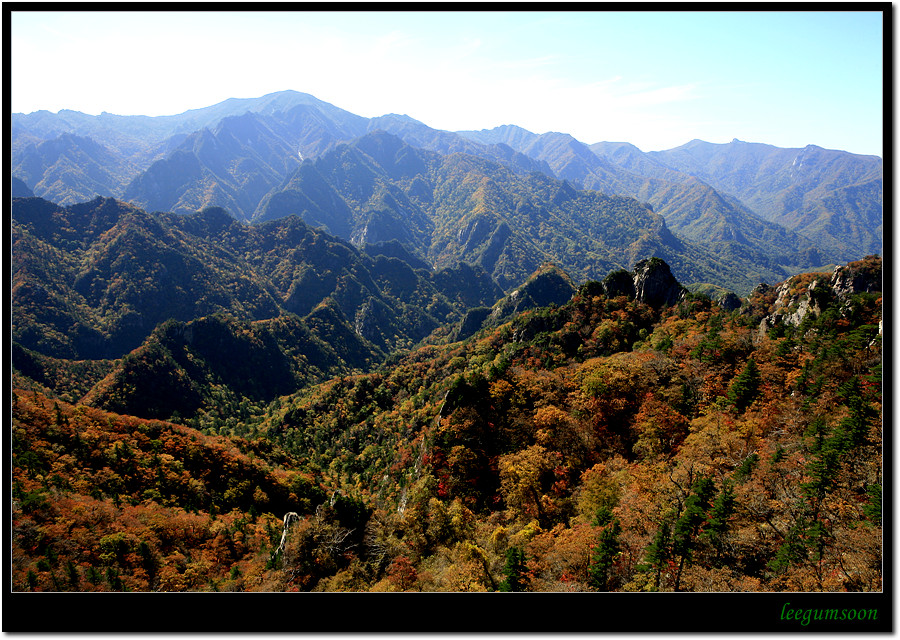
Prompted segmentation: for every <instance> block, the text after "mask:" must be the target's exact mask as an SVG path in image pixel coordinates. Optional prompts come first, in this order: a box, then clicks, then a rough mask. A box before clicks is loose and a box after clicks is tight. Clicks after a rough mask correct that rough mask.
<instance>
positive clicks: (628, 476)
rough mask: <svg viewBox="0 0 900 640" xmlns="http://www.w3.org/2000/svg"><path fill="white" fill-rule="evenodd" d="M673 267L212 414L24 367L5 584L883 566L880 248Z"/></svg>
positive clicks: (539, 582)
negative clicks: (826, 265) (729, 306)
mask: <svg viewBox="0 0 900 640" xmlns="http://www.w3.org/2000/svg"><path fill="white" fill-rule="evenodd" d="M651 262H652V261H651ZM667 273H668V268H667V267H664V265H663V264H662V263H653V264H646V265H643V266H641V267H640V268H636V269H635V270H634V271H633V272H624V273H622V272H617V273H613V274H610V275H609V277H608V278H605V279H604V281H603V282H588V283H585V284H583V285H582V286H580V287H579V288H578V290H577V291H576V292H575V294H574V295H573V296H572V297H571V298H570V300H569V301H568V302H565V303H563V304H560V305H554V306H550V307H543V308H536V309H529V310H525V311H523V312H520V313H517V314H514V315H513V316H512V317H511V319H510V320H508V321H506V322H503V323H502V324H500V325H497V326H491V327H486V328H485V329H483V330H481V331H479V332H477V333H476V334H475V335H473V336H471V337H470V338H468V339H466V340H464V341H461V342H454V343H449V344H445V345H430V346H424V347H421V348H419V349H415V350H413V351H410V352H409V353H407V354H405V355H402V354H398V355H395V356H394V357H393V358H391V359H390V360H389V361H388V362H387V363H385V366H383V367H382V368H380V369H378V370H376V371H373V372H370V373H365V374H357V375H351V376H347V375H344V376H340V377H337V378H334V379H331V380H329V381H327V382H325V383H324V384H321V385H317V386H313V387H309V388H307V389H306V390H304V391H301V392H298V393H296V394H291V395H288V396H284V397H281V398H279V399H277V400H276V401H275V402H273V403H271V404H270V405H268V406H267V408H266V410H265V412H264V413H254V414H251V415H249V417H247V418H245V417H244V416H243V415H241V414H240V413H239V412H236V413H231V414H230V417H231V418H233V421H232V422H229V421H228V420H225V419H224V417H223V418H221V419H218V420H210V421H209V422H206V423H204V424H202V425H200V426H201V428H202V431H197V430H193V429H187V428H184V427H181V426H177V425H172V424H170V423H166V422H162V421H159V420H141V419H137V418H132V417H127V416H119V415H115V414H110V413H104V412H101V411H99V410H97V409H93V408H90V407H87V406H83V405H82V406H72V405H70V404H67V403H65V402H63V401H61V400H55V399H53V398H48V397H45V396H44V395H42V394H40V393H36V392H34V391H17V392H16V393H15V394H14V396H13V407H12V409H13V479H14V503H13V507H14V508H13V543H14V550H15V553H14V558H15V562H14V566H13V584H14V588H15V589H19V590H124V589H129V590H153V589H165V590H176V591H177V590H213V589H218V590H226V589H227V590H262V591H271V590H276V591H277V590H294V589H297V590H319V591H325V590H327V591H494V590H500V591H657V590H662V591H671V590H676V591H720V592H730V591H843V590H848V591H871V590H875V591H877V590H880V589H881V588H882V573H881V566H882V562H881V561H882V543H881V538H882V528H881V527H882V511H881V501H882V499H881V494H882V483H883V476H882V458H881V451H882V444H881V443H882V423H881V403H882V399H881V335H880V330H879V322H880V320H881V302H882V298H881V292H880V289H881V288H882V287H881V260H880V259H879V258H875V257H873V258H868V259H866V260H863V261H858V262H855V263H852V264H849V265H847V266H845V267H841V268H837V269H835V270H834V271H833V272H826V273H819V274H804V275H802V276H796V277H793V278H791V279H789V280H787V281H785V282H784V283H782V284H780V285H778V286H777V287H759V288H758V289H757V290H756V291H755V292H753V294H752V295H751V296H750V297H749V298H747V299H745V300H744V301H743V304H742V306H741V307H740V309H737V310H735V311H727V310H725V309H724V308H722V307H718V306H716V305H714V304H712V303H711V301H710V300H709V299H708V298H706V297H704V296H697V295H694V294H690V293H689V292H686V291H685V290H684V289H683V288H682V287H680V285H679V284H678V283H677V282H674V281H673V280H668V279H667V277H662V276H665V274H667ZM654 274H656V275H654ZM668 277H669V278H670V275H669V276H668ZM652 284H655V285H656V286H655V287H654V286H651V285H652ZM207 322H208V321H207ZM223 326H224V325H223ZM232 326H234V327H235V328H240V325H239V324H233V325H232ZM189 328H190V324H189V325H187V326H182V325H178V324H177V323H172V324H169V325H167V326H166V327H164V328H163V330H162V331H163V332H172V331H176V330H177V331H176V333H181V335H182V336H187V333H188V331H187V329H189ZM262 329H263V325H256V326H254V327H250V331H249V333H247V330H246V329H241V332H243V333H244V335H245V339H246V340H248V342H247V344H248V345H250V344H252V343H253V342H254V341H256V340H259V339H260V337H261V335H262V334H261V333H260V331H261V330H262ZM198 330H199V325H197V326H196V327H195V328H194V338H193V340H194V344H195V346H196V348H197V349H200V350H202V346H201V345H200V344H199V343H197V339H198V336H199V333H198ZM158 335H159V336H160V338H161V337H162V334H158ZM235 335H238V334H237V333H236V334H235ZM180 339H181V340H185V337H182V338H180ZM190 341H191V339H187V340H186V341H185V342H184V344H187V343H188V342H190ZM169 344H170V345H172V344H174V342H171V341H170V342H169ZM191 348H194V347H191ZM169 349H170V351H171V353H172V355H173V357H176V355H175V351H173V350H171V347H169ZM196 353H200V351H197V352H196ZM259 353H265V351H261V352H259ZM177 357H180V356H177ZM264 359H266V360H268V359H269V357H268V356H266V357H265V358H264ZM188 360H190V358H189V359H188ZM184 361H185V362H187V360H184ZM242 366H253V361H248V362H246V363H243V364H242ZM212 370H213V369H210V371H212ZM235 371H237V370H235ZM237 377H238V378H241V377H242V376H240V375H238V376H237ZM287 512H294V513H296V516H290V517H289V516H285V517H284V518H283V519H282V515H284V513H287ZM283 532H284V534H285V535H284V537H283V538H282V533H283Z"/></svg>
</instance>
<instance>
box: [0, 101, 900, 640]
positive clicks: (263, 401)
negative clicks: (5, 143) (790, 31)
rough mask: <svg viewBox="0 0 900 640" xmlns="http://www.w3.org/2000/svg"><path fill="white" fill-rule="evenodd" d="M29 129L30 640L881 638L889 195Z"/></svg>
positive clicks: (18, 371) (763, 181) (820, 166)
mask: <svg viewBox="0 0 900 640" xmlns="http://www.w3.org/2000/svg"><path fill="white" fill-rule="evenodd" d="M12 125H13V129H12V140H11V142H12V166H11V174H12V195H13V197H12V201H11V203H10V204H11V206H10V215H9V222H8V224H9V228H10V254H11V261H10V262H11V273H10V291H9V301H10V306H11V311H10V315H9V321H10V331H9V335H8V337H9V349H8V352H7V353H8V358H9V363H10V369H11V375H10V379H11V388H10V400H11V404H10V421H9V425H10V427H9V429H10V430H9V432H8V438H7V442H8V448H7V451H8V469H9V479H10V482H9V487H10V494H9V498H10V528H9V530H10V537H9V543H10V546H11V554H10V558H11V563H10V572H9V580H10V582H9V585H10V590H11V592H12V593H13V594H15V596H16V597H17V598H18V600H17V602H18V604H17V605H16V608H15V611H16V612H22V611H26V609H22V608H21V607H24V606H26V604H27V606H28V607H30V609H27V611H28V612H29V613H17V615H19V616H21V617H20V620H22V619H24V618H25V617H26V616H27V619H28V621H29V624H32V623H40V624H38V626H40V625H44V626H48V627H53V629H54V630H62V629H58V627H60V626H61V625H62V624H64V623H65V622H66V621H67V620H69V619H80V618H78V617H77V616H67V615H64V614H61V613H59V612H60V611H62V610H61V609H58V608H57V607H58V605H57V604H56V603H58V602H60V601H61V600H62V599H63V598H65V597H66V596H71V594H72V593H76V592H77V593H81V594H90V597H92V598H99V597H100V596H99V595H98V594H105V595H104V596H103V600H102V602H104V603H107V602H108V599H109V598H112V599H114V600H113V602H114V603H117V604H113V605H112V606H107V605H106V604H103V605H102V607H104V613H103V615H102V616H98V617H97V619H99V620H101V621H108V620H111V619H112V618H113V617H115V616H116V615H117V614H118V615H124V616H126V617H128V616H133V615H140V616H141V618H140V619H141V622H142V624H143V623H145V622H146V625H147V627H146V628H147V629H148V630H149V629H150V628H156V627H158V626H159V625H161V624H162V623H163V622H164V621H165V620H167V619H174V617H172V616H175V614H176V613H177V609H176V608H173V607H176V606H177V605H176V603H177V602H178V600H177V599H175V600H174V601H173V600H171V599H168V596H166V598H167V599H166V600H165V603H164V605H163V606H157V603H154V604H152V605H150V606H149V607H148V606H147V605H146V604H143V605H141V604H139V603H136V602H135V601H134V600H131V599H129V600H124V601H123V598H125V596H121V595H119V594H121V593H123V592H129V593H131V594H135V593H139V592H140V593H144V594H150V593H152V594H154V596H153V597H156V596H155V594H157V593H163V592H165V593H168V594H186V593H190V596H187V597H190V598H197V597H200V598H201V600H200V601H198V600H196V599H193V600H186V601H187V602H190V605H189V606H190V607H192V608H191V609H185V611H184V613H185V614H186V619H188V620H189V626H188V628H190V630H197V631H218V630H228V631H239V630H240V631H259V630H265V627H266V624H265V623H266V622H273V623H278V625H279V628H280V629H282V630H285V631H291V632H296V631H298V630H324V631H334V630H342V629H344V628H346V627H347V626H350V627H353V628H357V629H359V630H373V629H378V628H385V630H397V631H400V630H417V631H424V630H432V631H434V630H442V629H443V630H447V631H451V630H459V629H460V628H461V626H462V625H464V624H465V622H466V621H468V622H470V623H471V622H472V621H474V620H475V618H477V617H478V616H477V615H476V613H479V612H481V613H483V614H484V615H482V616H481V617H480V618H479V619H480V620H487V621H488V623H487V624H486V627H485V630H495V631H504V630H507V631H529V630H531V631H558V630H561V629H563V630H564V629H566V628H569V626H570V624H574V623H575V621H577V623H578V624H579V625H581V626H582V630H583V631H588V632H597V631H604V630H610V629H620V630H623V631H631V630H638V631H639V630H643V629H645V628H648V627H650V628H653V629H656V630H672V629H685V630H687V629H694V630H703V629H704V628H705V629H706V630H722V629H723V628H734V620H733V619H730V620H722V618H721V616H724V615H729V612H730V611H732V608H733V607H734V601H733V600H731V601H729V602H728V603H727V604H726V605H725V606H721V607H715V608H711V609H710V610H709V611H706V612H705V614H704V615H703V616H699V617H698V614H697V612H694V611H689V610H688V609H687V608H685V604H684V602H685V601H684V598H683V597H682V596H672V595H662V594H673V593H676V592H680V593H681V594H688V593H690V594H691V596H690V597H691V598H693V600H692V601H691V602H693V601H694V600H696V599H697V598H701V597H702V598H708V597H712V594H718V595H726V596H732V595H733V594H735V593H752V594H754V597H755V598H762V600H759V599H757V600H756V601H755V602H756V604H755V605H753V606H750V607H747V608H746V610H745V611H744V615H743V616H742V617H741V619H740V620H741V623H742V624H743V625H744V628H745V630H747V631H751V630H754V629H756V628H757V627H759V626H766V624H767V623H768V622H771V621H773V620H777V621H778V622H780V623H786V624H795V626H798V625H799V626H801V627H803V628H806V629H807V630H809V629H811V628H816V629H819V628H824V627H823V626H822V625H820V624H818V623H820V622H822V621H820V620H818V619H816V621H815V622H816V624H812V625H811V626H810V619H806V621H805V622H797V621H798V620H800V618H797V617H794V613H795V612H801V613H802V611H801V609H802V610H803V611H806V612H807V613H808V618H809V617H811V616H812V615H813V614H812V613H811V612H813V611H814V610H815V611H820V612H821V611H826V609H821V608H820V609H814V608H815V607H826V606H827V607H838V608H833V609H832V608H829V609H827V611H828V612H829V614H828V615H840V614H841V612H846V611H852V612H853V615H854V616H861V615H862V614H860V613H859V612H860V611H865V612H866V613H865V615H866V616H867V618H866V623H867V624H868V623H871V624H869V626H870V627H875V626H879V628H883V627H884V626H885V625H888V624H891V623H892V619H891V616H892V610H891V608H890V606H888V605H887V604H884V603H886V602H887V601H886V600H885V599H883V598H882V597H881V596H884V595H885V594H886V593H889V590H890V586H891V583H890V572H889V571H886V570H885V569H886V567H887V565H886V562H885V559H886V557H889V554H886V553H885V545H884V541H885V534H886V533H887V534H888V537H889V536H890V534H891V532H892V529H891V513H890V510H889V509H884V505H885V504H890V498H891V492H890V489H891V483H892V476H891V473H890V467H889V466H886V465H885V464H884V460H885V459H884V451H885V449H886V448H888V449H889V447H890V444H891V442H890V435H889V434H890V430H885V429H884V427H883V424H884V419H883V402H884V401H883V384H884V380H883V377H882V363H883V360H882V357H883V340H884V335H885V334H886V333H888V332H886V331H885V329H884V325H883V318H884V312H883V306H884V302H883V292H884V286H883V281H884V278H883V260H882V258H881V256H880V254H881V253H882V243H883V223H882V217H883V205H882V199H883V186H882V180H883V178H882V161H881V159H880V158H876V157H870V156H858V155H854V154H849V153H845V152H842V151H832V150H825V149H821V148H818V147H814V146H812V145H810V146H808V147H806V148H804V149H779V148H776V147H771V146H768V145H758V144H750V143H743V142H741V141H738V140H734V141H733V142H732V143H729V144H727V145H714V144H710V143H705V142H702V141H699V140H695V141H692V142H690V143H688V144H686V145H683V146H682V147H678V148H676V149H670V150H668V151H662V152H651V153H643V152H641V151H639V150H638V149H637V148H636V147H633V146H631V145H628V144H627V143H597V144H594V145H592V146H590V147H589V146H588V145H585V144H583V143H581V142H579V141H577V140H575V139H574V138H572V137H571V136H568V135H566V134H560V133H552V132H551V133H545V134H541V135H536V134H532V133H530V132H528V131H525V130H524V129H519V128H518V127H514V126H511V125H510V126H505V127H498V128H496V129H492V130H482V131H462V132H457V133H453V132H449V131H439V130H435V129H431V128H430V127H428V126H426V125H425V124H423V123H421V122H417V121H415V120H413V119H412V118H409V117H408V116H397V115H387V116H382V117H380V118H362V117H360V116H355V115H353V114H350V113H348V112H346V111H343V110H341V109H338V108H337V107H334V106H332V105H329V104H327V103H324V102H322V101H319V100H317V99H315V98H313V97H312V96H309V95H306V94H298V93H296V92H280V93H277V94H270V95H268V96H264V97H262V98H258V99H247V100H229V101H225V102H223V103H221V104H219V105H213V106H212V107H208V108H205V109H198V110H193V111H191V112H187V113H185V114H180V115H177V116H166V117H162V118H138V119H135V118H131V117H125V116H121V117H120V116H112V115H111V114H103V115H101V116H97V117H94V116H88V115H85V114H79V113H77V112H72V111H63V112H60V114H49V113H47V112H39V113H35V114H28V115H23V114H14V118H13V122H12ZM862 256H865V257H862ZM888 335H889V333H888ZM886 434H887V435H886ZM235 592H254V593H257V594H267V597H268V598H269V599H268V600H267V602H272V600H271V599H272V598H276V599H277V601H278V603H279V605H278V606H271V605H263V606H262V607H261V610H256V611H253V612H250V613H248V611H247V609H246V605H245V604H244V603H245V602H248V601H251V602H253V603H256V604H255V605H254V606H259V601H258V600H255V599H254V598H255V596H249V597H245V598H243V599H242V605H241V607H244V608H243V609H241V614H242V615H237V614H235V615H222V612H223V611H226V610H227V605H226V607H222V605H221V602H222V600H221V598H222V597H223V596H221V595H215V596H213V595H211V594H223V593H235ZM295 592H296V593H299V592H306V593H317V594H324V593H330V594H340V595H332V596H328V597H329V598H335V597H336V598H344V597H348V596H347V594H348V593H350V592H354V593H356V594H364V595H363V596H362V597H361V598H356V597H354V598H353V599H352V600H351V601H348V600H341V601H340V602H341V605H340V606H338V607H337V608H336V609H335V610H336V611H337V615H335V610H331V611H327V612H326V609H327V607H325V608H322V610H319V609H318V606H319V603H320V602H321V601H320V600H317V599H315V598H318V597H319V596H310V595H307V596H302V597H297V596H294V595H292V594H294V593H295ZM376 593H378V594H383V595H372V594H376ZM397 593H406V594H409V593H428V594H430V595H429V596H428V601H427V604H423V603H422V602H421V600H416V602H417V603H418V604H414V605H413V606H410V605H409V604H408V603H407V602H406V601H407V600H409V598H408V597H404V600H403V603H402V604H399V606H398V603H397V601H396V599H394V596H391V595H387V594H397ZM436 593H441V594H460V593H465V594H469V595H467V596H465V597H466V598H467V599H466V600H463V601H462V602H453V603H452V604H451V603H449V602H446V601H444V600H434V599H432V596H433V595H434V594H436ZM477 593H480V594H483V595H481V596H478V595H471V594H477ZM500 593H520V594H531V595H520V596H503V595H499V594H500ZM537 593H540V594H542V595H541V600H540V601H533V602H539V603H541V604H539V605H538V606H537V607H535V608H534V609H533V610H529V612H532V613H533V614H534V615H532V616H531V617H529V616H523V615H522V609H526V608H527V607H521V603H522V602H523V599H524V598H531V597H533V594H537ZM700 593H702V594H705V595H704V596H698V595H697V594H700ZM35 594H42V595H40V596H38V595H35ZM50 594H56V595H55V596H51V595H50ZM550 594H559V597H560V599H559V600H552V601H551V602H552V604H548V601H547V600H546V598H552V597H555V596H551V595H550ZM654 594H655V595H654ZM837 594H841V596H840V597H841V600H840V602H841V603H842V604H840V605H834V604H833V603H834V600H830V599H829V598H831V597H832V596H836V595H837ZM54 597H59V598H60V600H53V599H52V598H54ZM78 597H81V596H78ZM129 597H130V596H129ZM208 597H214V598H218V601H216V604H215V605H214V607H213V609H214V611H210V612H208V613H215V615H213V616H211V617H210V616H207V615H206V613H207V612H201V611H202V610H201V609H198V608H197V607H199V606H200V605H199V604H198V602H205V603H207V604H209V600H207V598H208ZM225 597H227V596H225ZM413 597H414V598H421V597H422V596H413ZM772 597H777V598H778V599H777V600H773V599H771V598H772ZM46 598H51V600H50V604H49V605H48V604H46V603H47V602H48V600H46ZM285 598H287V600H285ZM383 598H391V600H390V604H387V603H385V601H384V599H383ZM510 598H517V600H512V601H511V600H510ZM873 598H875V600H874V601H875V603H876V604H875V605H871V604H869V603H870V602H871V601H872V599H873ZM485 599H487V600H485ZM634 599H638V601H639V602H641V603H642V604H639V605H637V606H635V605H634ZM623 600H625V601H626V602H628V603H629V604H628V605H627V606H628V607H631V611H632V612H634V611H635V610H637V611H639V613H638V614H637V615H636V616H635V615H630V616H622V615H619V614H618V610H617V609H618V607H619V604H620V603H621V602H623ZM92 602H94V601H93V600H92ZM310 602H312V603H313V604H310ZM761 602H762V603H765V604H760V603H761ZM281 603H284V608H281ZM436 603H437V604H436ZM488 603H489V604H488ZM575 603H577V604H575ZM598 603H601V604H600V605H598ZM460 604H462V605H463V606H462V607H459V605H460ZM789 605H790V607H791V609H788V607H789ZM862 606H865V607H866V608H865V609H860V608H858V607H862ZM141 607H143V609H141ZM298 607H301V608H302V607H309V609H298ZM391 607H392V608H391ZM516 607H517V608H518V609H516V610H515V611H513V610H512V609H513V608H516ZM841 607H842V608H841ZM854 607H856V608H854ZM776 608H777V610H776ZM7 609H8V610H9V607H7ZM457 609H458V610H460V611H463V610H464V611H465V615H456V613H455V612H456V611H457ZM623 610H624V609H623ZM47 611H53V612H56V613H57V615H45V614H44V612H47ZM150 611H162V612H164V614H165V615H158V616H149V615H147V614H148V612H150ZM188 611H190V613H188ZM235 611H236V610H235ZM545 611H546V612H552V613H551V614H550V615H545V614H544V612H545ZM132 612H133V613H132ZM385 612H389V613H390V615H389V616H388V615H385ZM834 612H837V613H834ZM873 612H874V613H873ZM226 613H228V614H230V613H231V612H230V611H226ZM436 613H437V614H438V615H440V616H441V617H440V625H436V624H435V622H434V619H432V617H433V616H434V615H435V614H436ZM786 615H787V616H788V617H787V618H785V616H786ZM797 615H800V613H797ZM717 616H719V617H718V619H717ZM779 616H781V617H780V618H779ZM151 618H152V619H151ZM232 618H239V620H232ZM445 618H446V619H445ZM861 620H862V618H858V619H856V622H860V621H861ZM260 621H263V622H260ZM713 622H715V623H716V624H713ZM413 623H415V628H413ZM129 624H130V619H128V620H126V621H124V626H126V627H127V626H128V625H129ZM704 624H706V626H705V627H704ZM210 625H211V626H210ZM222 625H226V628H222ZM229 625H230V626H229ZM379 625H383V627H379ZM470 626H471V625H470ZM4 628H6V627H4ZM142 628H144V627H142ZM856 628H860V627H854V630H855V629H856ZM844 629H846V627H844ZM110 630H113V629H110ZM115 630H122V629H120V628H118V627H117V628H116V629H115ZM831 630H841V629H840V628H832V629H831Z"/></svg>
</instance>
